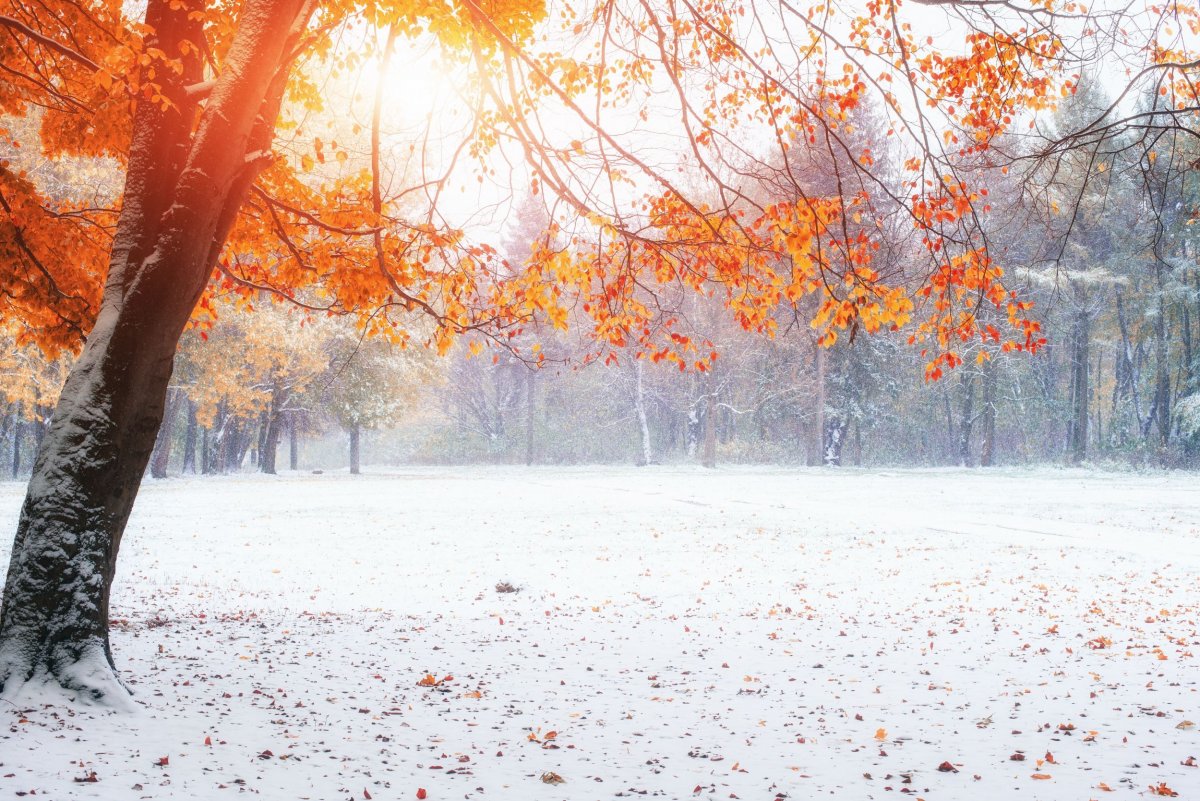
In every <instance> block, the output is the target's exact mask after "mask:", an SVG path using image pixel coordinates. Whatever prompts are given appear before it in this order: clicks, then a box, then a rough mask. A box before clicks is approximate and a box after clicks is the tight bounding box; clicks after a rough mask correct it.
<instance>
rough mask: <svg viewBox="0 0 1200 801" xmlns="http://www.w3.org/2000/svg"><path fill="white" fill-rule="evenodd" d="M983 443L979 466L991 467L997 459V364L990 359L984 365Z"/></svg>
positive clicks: (980, 450) (980, 448) (980, 449)
mask: <svg viewBox="0 0 1200 801" xmlns="http://www.w3.org/2000/svg"><path fill="white" fill-rule="evenodd" d="M982 414H983V443H982V444H981V445H980V447H979V466H980V467H991V466H992V464H993V463H994V462H995V460H996V365H995V362H994V361H993V360H992V359H989V360H988V361H987V363H986V364H985V365H984V366H983V411H982Z"/></svg>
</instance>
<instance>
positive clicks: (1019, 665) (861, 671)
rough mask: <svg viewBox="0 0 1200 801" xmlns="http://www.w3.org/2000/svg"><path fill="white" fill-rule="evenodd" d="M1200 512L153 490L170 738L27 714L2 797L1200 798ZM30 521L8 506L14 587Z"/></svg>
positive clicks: (1078, 489) (142, 641)
mask: <svg viewBox="0 0 1200 801" xmlns="http://www.w3.org/2000/svg"><path fill="white" fill-rule="evenodd" d="M1198 490H1200V479H1197V477H1195V476H1193V475H1186V474H1150V475H1139V474H1097V473H1088V472H1078V471H1054V470H1044V471H1038V472H1034V473H1029V472H1024V473H1022V472H969V471H940V470H921V471H889V472H881V471H870V472H866V471H855V470H843V471H837V472H833V471H819V470H783V469H721V470H718V471H715V472H702V471H699V470H692V469H677V468H649V469H633V468H629V469H619V468H618V469H606V468H589V469H557V468H555V469H551V468H540V469H531V470H525V469H517V468H506V469H501V468H495V469H480V468H445V469H411V470H398V471H393V472H389V473H387V474H383V473H375V474H369V475H365V476H361V477H350V476H346V475H320V476H314V475H292V476H283V477H279V478H270V477H259V476H254V477H251V476H239V477H230V478H220V479H204V480H199V479H189V480H180V479H172V480H168V481H165V482H152V483H151V482H148V484H147V486H146V487H145V488H144V489H143V491H142V495H141V498H140V500H139V502H138V507H137V509H136V511H135V512H134V517H133V520H132V522H131V523H130V527H129V531H128V533H127V534H126V539H125V544H124V546H123V551H122V563H121V568H120V571H119V572H120V575H119V579H118V586H117V588H116V591H115V597H114V612H113V614H114V617H115V620H114V626H113V647H114V650H115V652H116V656H117V661H118V665H119V667H120V668H121V670H122V674H123V676H124V677H125V678H126V679H127V681H128V682H129V683H130V684H131V685H132V687H133V688H134V690H135V691H136V698H137V699H138V701H139V702H140V704H141V706H142V707H143V708H142V709H141V711H140V712H138V713H136V714H134V715H128V714H113V713H109V712H106V711H104V710H99V709H96V708H86V707H79V706H74V707H73V706H70V705H66V704H63V703H57V704H44V703H42V704H37V705H30V706H28V707H26V708H20V709H16V708H11V707H8V708H6V709H4V710H3V711H2V712H0V714H3V716H4V718H3V722H4V726H3V728H2V729H0V776H2V778H0V797H4V798H9V797H13V796H14V795H17V796H21V795H25V794H29V795H30V796H31V797H48V798H51V799H68V798H106V799H135V798H152V799H210V798H214V799H220V798H226V797H233V796H235V795H238V794H241V793H247V794H256V795H258V796H259V797H262V798H266V799H272V800H274V799H303V798H310V799H320V800H321V801H325V800H326V799H366V798H368V797H369V798H374V799H380V800H381V801H382V800H384V799H412V798H417V797H420V796H419V795H418V792H419V790H421V789H423V790H424V791H425V793H424V797H427V798H428V799H431V800H435V801H436V800H440V799H464V798H469V799H489V798H492V799H514V800H516V801H525V800H526V799H534V800H535V801H536V800H538V799H547V800H549V799H608V798H615V797H623V798H638V797H642V796H657V797H660V798H668V799H687V798H693V797H702V798H719V799H726V798H741V799H775V798H780V799H782V798H791V799H810V798H820V797H826V796H836V797H838V798H846V799H873V798H899V797H901V796H902V795H910V796H912V797H920V798H926V799H946V800H947V801H962V800H963V799H1013V798H1019V799H1033V798H1040V799H1088V798H1106V797H1107V798H1114V799H1116V798H1131V797H1134V796H1135V795H1140V796H1147V797H1149V796H1151V795H1153V794H1155V793H1158V794H1167V793H1168V790H1170V791H1174V792H1178V793H1179V797H1180V798H1184V799H1186V798H1193V799H1200V767H1193V766H1192V765H1194V764H1200V658H1197V657H1196V656H1195V654H1197V653H1200V631H1198V625H1197V620H1198V618H1200V491H1198ZM22 491H23V488H22V487H21V486H20V485H18V484H14V483H7V484H0V532H2V533H3V540H2V541H0V550H2V552H3V554H4V557H6V556H7V553H8V549H9V545H10V541H9V539H8V538H9V537H11V535H12V531H13V529H14V527H15V524H16V519H17V510H18V506H19V504H20V501H21V496H22ZM4 557H0V558H4ZM0 575H2V574H0ZM501 581H507V582H511V583H512V584H513V585H515V587H517V588H519V591H518V592H512V593H498V592H497V591H496V585H497V582H501ZM426 674H432V675H433V676H434V677H436V678H437V679H439V680H440V679H443V678H445V677H447V676H452V677H453V678H452V679H450V678H446V679H445V681H444V682H443V683H441V684H439V685H437V686H435V687H422V686H419V685H418V682H419V680H421V679H422V678H423V677H425V676H426ZM5 706H6V705H5ZM1191 721H1196V722H1197V723H1196V724H1195V725H1194V724H1193V723H1191ZM551 732H554V733H556V734H554V735H553V736H552V735H551V734H550V733H551ZM1019 757H1023V759H1019ZM939 767H941V768H942V770H939ZM551 774H557V775H558V776H559V777H561V778H562V779H563V780H564V782H563V783H546V782H544V781H543V777H545V778H547V779H551V778H553V776H552V775H551ZM93 775H94V778H95V779H96V781H94V782H91V781H79V780H82V779H85V778H89V777H92V776H93ZM1107 788H1111V790H1112V791H1113V793H1112V795H1108V796H1106V795H1105V790H1106V789H1107ZM1151 788H1154V790H1152V789H1151ZM34 791H36V796H34Z"/></svg>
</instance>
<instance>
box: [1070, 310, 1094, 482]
mask: <svg viewBox="0 0 1200 801" xmlns="http://www.w3.org/2000/svg"><path fill="white" fill-rule="evenodd" d="M1077 302H1078V303H1079V308H1077V309H1076V311H1075V320H1074V324H1073V325H1072V330H1071V393H1070V398H1071V418H1070V421H1069V423H1068V425H1067V449H1068V452H1069V454H1070V458H1071V461H1072V462H1074V463H1076V464H1078V463H1080V462H1082V461H1083V460H1084V459H1086V458H1087V446H1088V421H1089V420H1090V412H1089V411H1088V400H1089V396H1090V394H1091V381H1090V377H1089V375H1088V373H1089V367H1090V364H1091V362H1090V358H1091V357H1090V354H1089V353H1088V351H1089V347H1090V340H1091V319H1090V318H1089V315H1088V310H1087V299H1086V297H1085V298H1082V299H1078V300H1077Z"/></svg>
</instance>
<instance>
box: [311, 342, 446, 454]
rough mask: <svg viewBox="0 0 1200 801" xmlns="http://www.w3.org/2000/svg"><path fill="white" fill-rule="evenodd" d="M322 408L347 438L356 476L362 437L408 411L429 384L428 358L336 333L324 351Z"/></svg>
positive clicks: (417, 351)
mask: <svg viewBox="0 0 1200 801" xmlns="http://www.w3.org/2000/svg"><path fill="white" fill-rule="evenodd" d="M326 352H327V354H328V361H327V369H326V374H325V378H324V381H323V385H324V393H325V406H326V408H327V409H328V410H329V413H330V414H331V415H332V416H333V418H334V419H335V420H337V421H338V423H339V424H340V425H341V427H342V428H343V429H344V430H345V431H346V433H347V434H348V435H349V437H350V472H351V474H353V475H358V474H359V473H360V472H361V470H362V432H363V429H369V428H375V427H376V426H378V425H380V424H383V423H386V422H389V421H391V420H393V419H395V418H396V417H397V416H399V415H400V414H401V413H402V412H404V411H406V410H408V408H409V407H411V406H412V404H413V402H414V400H415V398H416V396H417V394H418V393H419V392H420V390H421V389H422V388H423V387H424V386H425V385H426V384H427V383H429V382H430V381H431V380H432V376H431V375H430V359H429V353H428V352H427V351H425V350H415V349H414V350H409V349H400V348H395V347H391V346H389V345H388V344H387V343H386V342H381V341H379V340H368V341H363V339H362V336H361V335H359V336H354V335H352V333H351V332H346V331H341V332H339V333H338V335H335V336H334V337H332V338H331V339H330V341H329V342H328V343H327V345H326Z"/></svg>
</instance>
